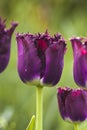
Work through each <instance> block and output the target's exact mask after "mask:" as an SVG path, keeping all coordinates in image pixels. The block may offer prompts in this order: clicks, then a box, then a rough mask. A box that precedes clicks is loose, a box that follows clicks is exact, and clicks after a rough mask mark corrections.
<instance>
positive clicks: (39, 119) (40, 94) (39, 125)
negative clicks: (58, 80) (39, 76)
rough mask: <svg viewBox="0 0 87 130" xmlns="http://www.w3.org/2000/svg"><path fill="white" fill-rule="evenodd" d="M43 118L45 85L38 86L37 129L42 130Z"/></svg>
mask: <svg viewBox="0 0 87 130" xmlns="http://www.w3.org/2000/svg"><path fill="white" fill-rule="evenodd" d="M42 120H43V87H42V86H37V87H36V130H42Z"/></svg>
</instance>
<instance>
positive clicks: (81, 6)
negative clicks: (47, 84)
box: [0, 0, 87, 130]
mask: <svg viewBox="0 0 87 130" xmlns="http://www.w3.org/2000/svg"><path fill="white" fill-rule="evenodd" d="M86 15H87V1H86V0H9V1H8V0H0V16H1V17H3V18H6V19H7V26H10V24H9V23H10V21H12V20H14V21H18V22H19V26H18V27H17V28H16V32H30V33H37V32H44V31H45V30H46V29H48V30H49V32H50V33H51V34H54V33H57V32H60V33H61V34H63V36H64V38H65V39H66V41H67V48H68V49H67V52H66V55H65V64H64V69H63V73H62V77H61V80H60V82H59V84H58V85H57V86H56V87H54V88H44V118H43V130H69V129H70V130H73V125H72V124H69V123H66V122H64V121H63V120H62V119H61V117H60V114H59V111H58V106H57V97H56V90H57V87H58V86H70V87H77V86H76V84H75V83H74V80H73V74H72V73H73V71H72V69H73V56H72V50H71V45H70V42H69V41H68V40H69V38H70V37H71V36H83V37H86V36H87V28H86V26H87V17H86ZM8 107H11V108H12V109H13V110H14V112H13V115H12V117H11V118H10V119H9V120H8V121H7V123H6V125H5V126H6V127H4V130H25V129H26V126H27V124H28V121H29V119H30V118H31V116H32V115H33V114H35V87H34V86H27V85H25V84H24V83H22V81H21V80H20V78H19V76H18V73H17V45H16V40H15V34H14V35H13V39H12V45H11V57H10V61H9V65H8V67H7V69H6V70H5V71H4V72H3V73H2V74H0V115H2V113H3V110H5V109H7V108H8ZM81 129H83V130H86V129H87V125H84V126H83V128H82V127H80V130H81Z"/></svg>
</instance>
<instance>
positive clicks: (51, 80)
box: [43, 41, 66, 85]
mask: <svg viewBox="0 0 87 130" xmlns="http://www.w3.org/2000/svg"><path fill="white" fill-rule="evenodd" d="M65 46H66V45H65V43H64V42H63V41H60V42H59V43H54V44H52V45H51V46H49V47H48V49H47V50H46V54H45V55H46V69H45V74H44V77H43V83H45V84H52V85H56V84H57V83H58V81H59V80H60V77H61V73H62V69H63V64H64V63H63V57H64V52H65Z"/></svg>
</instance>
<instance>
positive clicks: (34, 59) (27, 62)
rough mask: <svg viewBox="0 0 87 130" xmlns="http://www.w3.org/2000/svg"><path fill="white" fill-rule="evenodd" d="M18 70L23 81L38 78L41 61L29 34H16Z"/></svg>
mask: <svg viewBox="0 0 87 130" xmlns="http://www.w3.org/2000/svg"><path fill="white" fill-rule="evenodd" d="M17 43H18V72H19V75H20V78H21V79H22V81H23V82H29V81H32V80H34V79H38V78H40V68H41V62H40V59H39V57H38V55H37V49H36V48H35V46H34V44H33V42H32V40H31V39H30V35H17Z"/></svg>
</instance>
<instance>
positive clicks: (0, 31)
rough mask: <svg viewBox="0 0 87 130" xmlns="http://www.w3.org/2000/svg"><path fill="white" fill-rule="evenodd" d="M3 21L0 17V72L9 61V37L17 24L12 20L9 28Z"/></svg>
mask: <svg viewBox="0 0 87 130" xmlns="http://www.w3.org/2000/svg"><path fill="white" fill-rule="evenodd" d="M5 21H6V20H4V21H2V19H1V18H0V73H1V72H3V71H4V70H5V68H6V67H7V65H8V63H9V58H10V48H11V37H12V34H13V32H14V30H15V28H16V26H17V23H15V22H13V23H12V26H11V28H10V29H6V27H5V26H6V25H5Z"/></svg>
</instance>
